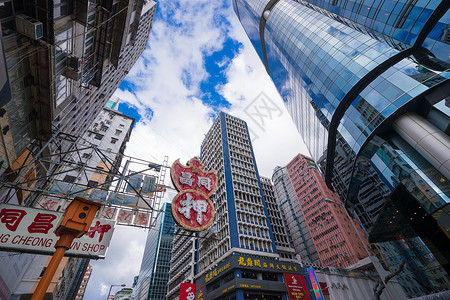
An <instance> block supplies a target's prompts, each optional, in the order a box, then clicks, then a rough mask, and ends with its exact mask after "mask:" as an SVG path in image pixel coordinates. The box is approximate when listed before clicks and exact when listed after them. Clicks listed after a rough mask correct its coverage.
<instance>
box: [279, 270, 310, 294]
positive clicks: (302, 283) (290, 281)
mask: <svg viewBox="0 0 450 300" xmlns="http://www.w3.org/2000/svg"><path fill="white" fill-rule="evenodd" d="M284 281H285V282H286V287H287V289H288V294H289V300H310V298H309V293H308V288H307V287H306V280H305V277H304V276H303V275H297V274H284Z"/></svg>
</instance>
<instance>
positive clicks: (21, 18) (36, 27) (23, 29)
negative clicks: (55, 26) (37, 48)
mask: <svg viewBox="0 0 450 300" xmlns="http://www.w3.org/2000/svg"><path fill="white" fill-rule="evenodd" d="M16 30H17V32H19V33H21V34H23V35H26V36H27V37H29V38H32V39H34V40H37V39H40V38H41V37H42V22H39V21H38V20H35V19H33V18H30V17H28V16H27V15H24V14H21V15H17V16H16Z"/></svg>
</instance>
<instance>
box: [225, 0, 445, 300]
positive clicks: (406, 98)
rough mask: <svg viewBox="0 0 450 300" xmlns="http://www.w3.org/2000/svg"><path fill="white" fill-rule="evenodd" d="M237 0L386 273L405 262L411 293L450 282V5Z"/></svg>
mask: <svg viewBox="0 0 450 300" xmlns="http://www.w3.org/2000/svg"><path fill="white" fill-rule="evenodd" d="M232 3H233V7H234V10H235V12H236V16H237V17H238V19H239V20H240V22H241V24H242V25H243V27H244V29H245V31H246V32H247V35H248V37H249V38H250V40H251V42H252V44H253V46H254V47H255V50H256V52H257V53H258V55H259V56H260V58H261V61H262V62H263V63H264V66H265V69H266V71H267V73H268V74H269V75H270V76H271V78H272V80H273V82H274V84H275V86H276V87H277V89H278V91H279V93H280V95H281V96H282V98H283V101H284V103H285V105H286V107H287V109H288V111H289V113H290V115H291V117H292V119H293V121H294V123H295V125H296V126H297V129H298V131H299V132H300V134H301V135H302V136H303V139H304V142H305V144H306V145H307V147H308V150H309V153H310V154H311V156H312V159H313V160H314V161H315V162H316V163H317V164H318V165H319V166H320V168H321V169H322V172H323V174H324V178H325V182H326V183H327V185H328V187H329V188H331V189H334V190H335V191H336V192H337V193H338V194H339V197H340V198H341V199H342V201H343V202H344V203H345V205H346V207H348V208H349V210H350V212H353V210H354V211H355V212H356V214H357V215H358V218H359V219H360V220H361V223H362V224H363V226H364V229H365V230H366V231H367V232H368V233H369V241H370V242H371V243H372V245H371V247H372V248H373V249H375V250H376V251H378V252H377V257H380V258H381V259H382V262H381V263H380V264H377V265H376V267H377V269H378V270H379V272H380V273H384V272H393V271H395V270H396V269H397V267H398V264H399V262H401V261H405V262H406V263H405V265H406V267H405V268H404V269H403V270H402V272H400V273H399V274H398V275H397V276H396V278H397V279H398V280H399V282H401V283H402V285H403V286H404V290H405V293H406V294H407V296H408V297H417V296H421V295H426V294H433V293H438V292H440V291H443V290H446V289H448V282H449V278H450V277H449V274H450V265H449V263H448V261H450V251H449V250H448V249H450V239H449V238H448V234H447V232H448V226H447V225H446V224H449V219H450V213H449V208H448V202H449V200H448V199H449V198H450V194H449V191H450V188H449V187H450V171H449V170H450V169H449V161H450V156H449V155H450V138H449V133H450V132H449V128H450V127H449V124H450V110H449V102H448V99H447V98H448V95H449V93H450V80H449V79H448V78H449V77H450V76H449V69H450V59H449V56H448V53H449V52H450V42H449V30H448V27H449V19H448V12H449V8H450V3H449V2H448V1H445V0H441V1H439V0H437V1H372V2H370V3H369V2H367V1H362V0H357V1H309V0H279V1H269V0H264V1H254V0H236V1H233V2H232ZM405 199H406V200H405ZM412 207H414V208H415V209H414V210H413V209H411V208H412ZM400 216H401V217H400ZM418 253H420V255H417V254H418ZM426 253H428V254H426ZM442 274H445V275H442Z"/></svg>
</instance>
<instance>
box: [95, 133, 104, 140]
mask: <svg viewBox="0 0 450 300" xmlns="http://www.w3.org/2000/svg"><path fill="white" fill-rule="evenodd" d="M94 138H95V139H96V140H101V139H102V138H103V134H98V133H97V134H96V135H95V137H94Z"/></svg>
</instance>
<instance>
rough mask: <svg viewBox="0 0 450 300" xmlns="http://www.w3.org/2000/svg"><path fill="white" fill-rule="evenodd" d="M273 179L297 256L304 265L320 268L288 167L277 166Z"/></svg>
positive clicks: (276, 194) (277, 198)
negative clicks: (287, 170)
mask: <svg viewBox="0 0 450 300" xmlns="http://www.w3.org/2000/svg"><path fill="white" fill-rule="evenodd" d="M272 181H273V185H274V192H275V199H276V201H277V205H278V206H279V207H280V210H281V213H282V216H283V220H284V223H285V224H286V230H287V232H288V235H289V237H290V238H291V240H292V244H293V248H294V249H295V253H296V258H297V259H298V260H299V261H300V262H301V264H302V265H303V266H307V267H309V266H314V267H315V268H318V269H320V268H321V265H320V260H319V256H318V255H317V251H316V247H315V246H314V242H313V239H312V238H311V233H310V232H309V229H308V226H307V225H306V219H305V217H304V215H303V212H302V210H301V208H300V202H299V201H298V199H297V195H296V194H295V191H294V188H293V187H292V183H291V180H290V179H289V175H288V174H287V172H286V167H283V168H282V167H276V168H275V169H274V172H273V175H272Z"/></svg>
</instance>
